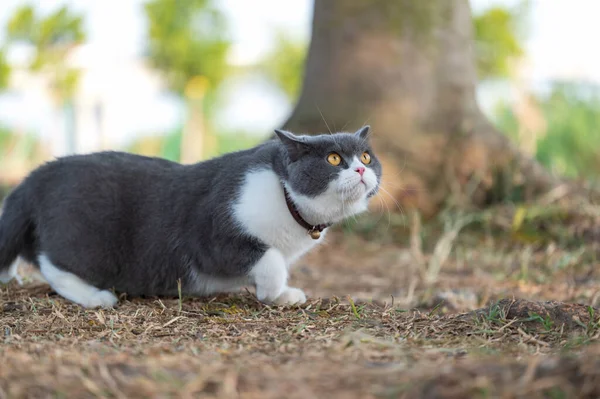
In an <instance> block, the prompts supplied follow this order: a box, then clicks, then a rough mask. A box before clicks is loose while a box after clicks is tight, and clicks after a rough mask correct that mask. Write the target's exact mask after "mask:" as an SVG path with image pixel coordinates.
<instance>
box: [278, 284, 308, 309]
mask: <svg viewBox="0 0 600 399" xmlns="http://www.w3.org/2000/svg"><path fill="white" fill-rule="evenodd" d="M305 302H306V295H305V294H304V291H302V290H301V289H299V288H293V287H286V289H285V290H284V291H283V293H282V294H281V295H279V297H277V299H276V300H275V301H274V303H275V305H280V306H285V305H301V304H303V303H305Z"/></svg>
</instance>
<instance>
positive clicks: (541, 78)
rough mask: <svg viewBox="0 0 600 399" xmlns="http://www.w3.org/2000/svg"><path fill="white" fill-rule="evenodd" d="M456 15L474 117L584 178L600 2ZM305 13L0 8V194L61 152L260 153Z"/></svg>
mask: <svg viewBox="0 0 600 399" xmlns="http://www.w3.org/2000/svg"><path fill="white" fill-rule="evenodd" d="M470 3H471V8H472V13H473V26H474V36H475V53H476V58H477V69H478V76H479V83H478V93H477V95H478V99H479V102H480V105H481V107H482V109H483V111H484V112H485V113H486V115H487V116H488V117H489V118H490V120H491V121H492V122H493V123H494V124H495V125H496V126H498V127H499V128H500V130H502V131H503V132H504V133H505V134H507V135H508V136H509V137H511V138H512V139H513V140H514V141H515V143H517V144H518V146H519V147H520V148H521V149H522V150H523V151H525V152H527V153H529V154H532V155H534V156H535V157H536V158H537V159H538V160H539V161H540V162H541V163H542V164H543V165H545V166H546V167H547V168H549V169H550V170H552V171H554V172H557V173H559V174H562V175H566V176H569V177H575V178H581V179H591V180H594V179H597V176H598V175H599V172H600V152H599V150H598V149H599V148H600V97H599V94H600V92H599V83H600V52H598V51H594V50H593V48H595V47H596V43H595V38H598V37H600V24H598V23H597V16H598V15H599V14H600V3H597V2H592V1H589V0H569V1H567V0H555V1H544V0H537V1H523V0H495V1H494V0H471V2H470ZM312 7H313V1H312V0H286V1H275V0H255V1H252V2H247V1H240V0H237V1H236V0H219V1H216V0H215V1H210V0H187V1H180V2H176V1H174V0H146V1H143V0H129V1H126V2H116V1H93V2H91V1H86V0H71V1H64V0H43V1H41V0H38V1H26V0H3V1H2V7H0V186H4V187H9V186H12V185H14V184H16V183H17V182H19V181H20V179H22V178H23V177H24V176H25V175H26V174H27V173H28V172H29V171H30V170H31V169H32V168H34V167H35V166H37V165H39V164H40V163H41V162H44V161H46V160H48V159H51V158H53V157H56V156H61V155H66V154H71V153H86V152H92V151H99V150H105V149H115V150H126V151H131V152H135V153H140V154H145V155H156V156H160V157H165V158H168V159H171V160H176V161H181V162H194V161H196V160H199V159H204V158H207V157H211V156H214V155H218V154H221V153H224V152H228V151H232V150H236V149H241V148H246V147H249V146H252V145H254V144H256V143H258V142H260V141H261V140H264V139H265V138H266V137H267V136H268V135H270V134H271V132H272V129H273V128H276V127H279V126H281V125H282V124H283V123H284V122H285V120H286V118H287V117H288V116H289V114H290V112H291V111H292V109H293V107H294V104H295V102H296V100H297V97H298V95H299V91H300V87H301V82H302V74H303V65H304V60H305V56H306V53H307V49H308V44H309V41H310V33H311V19H312ZM324 118H325V119H327V115H324Z"/></svg>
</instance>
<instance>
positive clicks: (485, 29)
mask: <svg viewBox="0 0 600 399" xmlns="http://www.w3.org/2000/svg"><path fill="white" fill-rule="evenodd" d="M528 6H529V2H528V1H527V2H522V3H519V5H518V6H517V7H516V8H514V9H510V8H503V7H492V8H489V9H487V10H485V11H483V12H482V13H481V14H478V15H475V16H474V17H473V27H474V30H473V35H474V40H475V62H476V64H477V73H478V76H479V78H480V79H486V78H496V77H508V76H510V74H511V62H512V61H515V60H518V59H519V58H521V57H522V56H523V54H524V50H523V45H522V40H521V39H522V38H521V37H520V35H519V33H520V31H521V30H522V26H523V22H524V20H525V16H526V15H528V12H527V11H528Z"/></svg>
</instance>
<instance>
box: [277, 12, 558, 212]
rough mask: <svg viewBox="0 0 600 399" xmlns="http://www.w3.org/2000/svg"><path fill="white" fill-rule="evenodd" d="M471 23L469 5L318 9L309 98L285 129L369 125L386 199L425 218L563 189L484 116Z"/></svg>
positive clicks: (307, 85) (306, 91) (308, 75)
mask: <svg viewBox="0 0 600 399" xmlns="http://www.w3.org/2000/svg"><path fill="white" fill-rule="evenodd" d="M471 21H472V20H471V10H470V6H469V2H468V0H427V1H415V0H380V1H377V2H373V1H369V0H353V1H347V0H315V4H314V16H313V29H312V41H311V44H310V48H309V53H308V58H307V62H306V69H305V78H304V83H303V88H302V93H301V96H300V98H299V101H298V104H297V105H296V108H295V109H294V111H293V113H292V115H291V117H290V118H289V120H288V121H287V122H286V123H285V125H284V128H286V129H289V130H291V131H293V132H304V133H309V134H315V133H323V132H326V131H327V130H328V129H329V128H331V130H348V131H353V130H355V129H357V128H359V127H360V126H362V125H363V124H366V123H368V124H370V125H371V126H372V128H373V132H374V139H373V140H374V145H375V148H376V151H377V154H378V156H379V157H380V158H381V159H382V162H383V164H384V182H383V187H384V189H385V191H388V192H389V193H390V194H391V196H392V197H394V199H395V200H397V201H399V202H400V203H402V204H404V205H409V206H416V207H418V208H420V209H421V211H422V212H423V213H424V214H425V215H432V214H434V213H436V212H437V211H438V210H440V208H441V207H442V206H444V204H446V203H447V201H448V200H452V201H453V202H454V203H455V204H458V205H463V206H464V205H467V204H476V205H486V204H489V203H491V202H494V201H496V200H499V199H504V198H506V197H507V196H509V195H514V194H515V193H521V195H520V196H521V198H522V196H523V195H524V194H529V195H535V194H539V193H541V192H544V191H546V190H548V189H549V188H551V187H552V186H553V185H554V184H555V179H554V178H553V177H552V176H551V175H550V174H549V173H547V172H546V171H545V170H544V169H543V168H541V166H539V165H538V164H537V163H535V162H533V161H532V160H531V159H530V158H528V157H526V156H525V155H523V154H521V153H519V152H518V151H517V150H516V148H515V147H513V146H512V145H511V143H510V142H509V141H508V139H507V138H506V137H505V136H504V135H502V134H501V133H499V132H497V131H496V130H495V129H494V127H493V126H492V125H491V124H490V122H489V121H488V120H487V119H486V118H485V117H484V116H483V114H482V113H481V111H480V109H479V107H478V104H477V101H476V96H475V86H476V84H477V75H476V70H475V63H474V56H473V37H472V22H471ZM523 190H524V191H523ZM382 198H383V199H385V198H384V197H382ZM374 203H377V201H374Z"/></svg>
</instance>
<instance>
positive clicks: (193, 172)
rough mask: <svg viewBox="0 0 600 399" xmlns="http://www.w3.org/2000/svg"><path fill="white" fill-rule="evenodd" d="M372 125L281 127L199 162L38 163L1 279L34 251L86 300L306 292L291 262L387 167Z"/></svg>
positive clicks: (362, 199) (12, 208)
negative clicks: (296, 283)
mask: <svg viewBox="0 0 600 399" xmlns="http://www.w3.org/2000/svg"><path fill="white" fill-rule="evenodd" d="M369 132H370V129H369V126H364V127H363V128H361V129H360V130H358V131H357V132H355V133H335V134H321V135H317V136H303V135H294V134H292V133H290V132H287V131H283V130H275V133H276V137H275V138H273V139H271V140H269V141H267V142H264V143H262V144H260V145H258V146H256V147H254V148H251V149H248V150H243V151H238V152H233V153H229V154H225V155H223V156H220V157H216V158H213V159H209V160H207V161H203V162H199V163H196V164H192V165H182V164H179V163H176V162H171V161H168V160H165V159H161V158H153V157H145V156H141V155H134V154H129V153H125V152H116V151H114V152H113V151H106V152H97V153H92V154H86V155H71V156H66V157H62V158H57V159H55V160H53V161H50V162H48V163H46V164H44V165H42V166H40V167H38V168H37V169H35V170H34V171H32V172H31V173H30V174H29V175H28V176H27V177H26V178H25V179H24V180H23V182H22V183H21V184H20V185H18V186H17V187H16V188H15V189H14V190H13V191H12V192H11V193H10V194H9V195H8V197H7V198H6V200H5V202H4V210H3V212H2V214H1V216H0V279H1V280H2V281H3V282H7V281H9V280H10V279H11V278H13V277H15V275H16V264H17V263H16V262H15V261H16V260H18V258H22V259H23V260H25V261H27V262H29V263H31V264H32V265H33V266H34V267H35V268H36V270H37V271H38V273H39V274H41V275H42V276H43V278H44V279H45V280H46V281H47V283H49V284H50V286H51V287H52V289H53V290H54V291H55V292H56V293H58V294H59V295H61V296H62V297H64V298H66V299H68V300H70V301H72V302H75V303H77V304H79V305H81V306H83V307H85V308H97V307H113V306H115V305H116V304H117V302H118V299H117V296H116V295H115V294H114V293H113V291H114V292H117V293H126V294H127V295H128V296H132V297H135V296H175V295H178V293H180V292H181V293H182V294H183V295H188V296H207V295H210V294H217V293H227V292H234V291H239V290H240V289H241V288H243V287H245V286H254V287H255V289H256V290H255V292H256V297H257V299H258V300H259V301H261V302H263V303H266V304H272V305H294V304H302V303H304V302H306V295H305V294H304V292H303V291H302V290H300V289H298V288H293V287H289V286H288V284H287V283H288V274H289V268H290V265H291V264H293V263H294V262H295V261H296V260H298V259H299V258H300V257H301V256H302V255H303V254H305V253H306V252H307V251H309V250H310V249H311V248H313V247H314V246H315V245H317V244H319V243H321V242H322V241H323V239H324V237H325V235H326V233H327V230H328V228H329V227H330V226H331V225H332V224H334V223H338V222H340V221H342V220H343V219H345V218H348V217H350V216H353V215H356V214H358V213H362V212H364V211H366V210H367V207H368V201H369V199H370V198H371V197H373V195H375V194H376V193H377V192H378V189H379V184H380V180H381V174H382V167H381V164H380V162H379V161H378V159H377V157H376V156H375V154H374V153H373V149H372V148H371V145H370V139H369V136H370V133H369Z"/></svg>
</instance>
